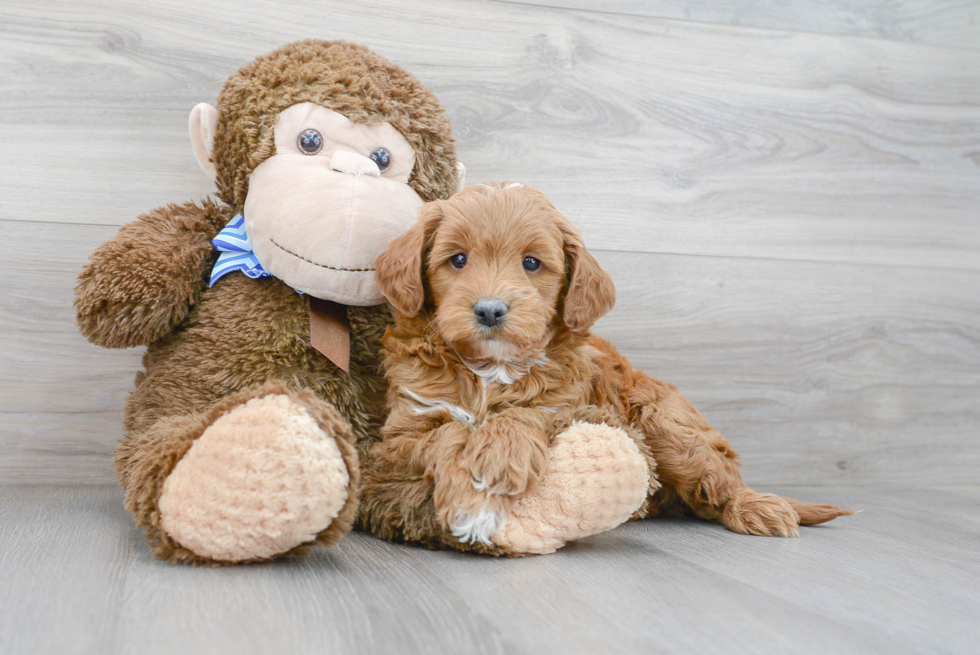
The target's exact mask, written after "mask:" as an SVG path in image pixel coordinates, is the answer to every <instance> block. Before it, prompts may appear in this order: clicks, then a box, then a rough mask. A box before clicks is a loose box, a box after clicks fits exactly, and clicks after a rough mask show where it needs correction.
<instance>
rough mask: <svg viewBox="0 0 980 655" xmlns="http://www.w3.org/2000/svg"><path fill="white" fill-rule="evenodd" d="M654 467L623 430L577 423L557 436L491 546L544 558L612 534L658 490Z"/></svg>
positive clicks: (633, 439) (600, 424)
mask: <svg viewBox="0 0 980 655" xmlns="http://www.w3.org/2000/svg"><path fill="white" fill-rule="evenodd" d="M654 468H655V466H654V464H653V460H652V459H651V458H650V457H649V452H647V450H646V448H645V447H643V445H642V443H640V444H638V443H637V440H636V439H635V438H634V435H631V434H630V433H628V432H627V431H626V430H624V429H623V428H620V427H613V426H612V425H610V424H608V423H607V422H605V421H601V420H597V421H596V422H590V423H585V422H580V421H575V422H573V423H572V424H571V425H569V426H567V427H565V428H564V429H562V430H561V431H560V432H559V433H558V434H557V435H556V436H555V438H554V441H553V443H552V446H551V449H550V452H549V460H548V468H547V470H546V471H545V474H544V476H543V477H542V479H541V481H540V482H539V483H538V485H537V487H536V488H534V489H532V490H531V491H529V492H528V493H526V494H524V495H522V496H519V497H516V498H515V499H514V501H513V502H512V503H511V504H510V506H509V507H508V510H507V517H506V520H505V521H503V523H502V525H501V527H500V529H499V530H498V531H497V532H496V533H495V534H494V536H493V542H494V543H495V544H497V545H498V546H500V547H501V548H504V549H505V550H507V551H508V554H546V553H553V552H554V551H555V550H557V549H559V548H561V547H562V546H564V545H565V544H566V543H568V542H570V541H574V540H576V539H583V538H585V537H589V536H592V535H594V534H599V533H601V532H605V531H607V530H611V529H612V528H615V527H616V526H618V525H620V524H622V523H624V522H626V521H627V520H629V519H630V518H631V517H632V516H634V515H635V514H636V512H637V511H638V510H639V509H640V508H641V506H642V505H643V504H644V501H645V500H646V498H647V496H648V495H649V494H650V493H651V492H652V491H653V490H655V489H658V488H659V484H657V480H656V477H655V475H654Z"/></svg>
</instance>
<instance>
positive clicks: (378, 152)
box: [371, 148, 391, 173]
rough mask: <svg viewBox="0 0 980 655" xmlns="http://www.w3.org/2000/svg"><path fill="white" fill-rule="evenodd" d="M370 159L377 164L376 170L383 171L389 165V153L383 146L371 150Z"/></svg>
mask: <svg viewBox="0 0 980 655" xmlns="http://www.w3.org/2000/svg"><path fill="white" fill-rule="evenodd" d="M371 161H373V162H374V163H375V164H377V165H378V170H380V171H381V172H382V173H384V172H385V171H386V170H388V167H389V166H391V153H390V152H388V151H387V150H386V149H384V148H375V149H374V150H373V151H371Z"/></svg>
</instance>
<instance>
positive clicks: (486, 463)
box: [460, 407, 554, 496]
mask: <svg viewBox="0 0 980 655" xmlns="http://www.w3.org/2000/svg"><path fill="white" fill-rule="evenodd" d="M553 422H554V420H553V417H552V416H551V415H549V414H548V413H546V412H544V411H542V410H540V409H531V408H525V407H514V408H511V409H507V410H504V411H503V412H501V413H500V414H497V415H496V416H494V417H493V418H491V419H490V420H488V421H487V422H486V423H485V424H484V425H483V426H481V427H480V428H478V429H477V430H476V431H474V432H473V434H472V435H470V437H469V438H468V439H467V441H466V446H465V447H464V449H463V457H462V460H461V464H460V465H461V467H462V468H463V469H465V470H467V471H469V472H470V475H471V476H472V478H473V479H472V484H473V486H474V487H475V488H476V489H477V490H478V491H485V492H487V493H490V494H494V495H506V496H514V495H518V494H522V493H524V492H526V491H531V490H533V489H534V487H535V486H536V485H537V482H538V480H539V479H540V478H541V476H542V475H543V474H544V471H545V469H546V468H547V465H548V447H549V445H550V443H551V435H552V433H553V425H552V424H553Z"/></svg>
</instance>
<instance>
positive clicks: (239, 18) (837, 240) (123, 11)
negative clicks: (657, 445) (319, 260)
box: [0, 0, 980, 269]
mask: <svg viewBox="0 0 980 655" xmlns="http://www.w3.org/2000/svg"><path fill="white" fill-rule="evenodd" d="M300 16H302V18H301V19H300V18H299V17H300ZM83 18H84V20H82V19H83ZM0 19H2V20H0V25H2V28H0V29H2V30H3V31H2V32H0V34H2V35H5V36H3V44H4V50H5V51H6V52H5V54H4V60H3V61H4V68H5V69H6V70H7V71H9V72H8V73H7V75H6V76H5V80H4V86H3V88H2V89H0V90H2V91H3V93H2V94H0V111H2V112H3V120H2V121H0V138H2V139H3V141H4V143H5V144H6V148H5V149H4V151H3V153H2V154H0V172H2V173H3V174H4V176H5V178H6V179H8V180H10V181H11V182H12V183H11V185H10V190H9V191H8V192H7V193H5V194H4V196H3V198H2V200H0V216H2V217H5V218H16V219H18V220H46V221H61V222H63V221H71V222H81V223H97V224H114V225H119V224H121V223H123V222H126V221H128V220H130V219H131V218H132V217H133V216H134V215H135V214H137V213H139V212H142V211H145V210H146V209H148V208H151V207H154V206H156V205H159V204H162V203H164V202H172V201H179V200H184V199H186V198H193V197H198V196H201V195H203V194H205V193H207V192H208V191H209V186H208V185H207V184H206V183H205V180H204V178H203V176H202V175H200V173H199V172H198V171H197V168H196V166H195V165H194V163H193V161H192V159H191V156H190V148H189V144H188V141H187V137H186V136H185V132H186V128H185V122H186V116H187V113H188V111H189V110H190V108H191V107H192V106H193V105H194V104H195V103H196V102H199V101H201V100H211V99H213V98H214V97H215V96H216V94H217V91H218V89H219V88H220V85H221V83H222V82H223V80H224V79H225V78H226V77H227V76H228V75H229V73H230V72H231V71H233V70H234V69H235V68H236V67H237V66H238V65H240V64H242V63H244V62H246V61H248V60H249V59H251V58H252V57H254V56H255V55H257V54H259V53H261V52H264V51H266V50H269V49H271V48H273V47H275V46H277V45H280V44H282V43H284V42H286V41H289V40H293V39H294V38H297V37H299V36H304V35H316V36H324V37H331V38H348V39H353V40H357V41H363V42H366V43H367V44H369V45H371V46H373V47H375V48H377V49H378V50H379V51H380V52H381V53H382V54H385V55H387V56H389V57H391V58H392V59H394V60H395V61H397V62H399V63H401V64H403V65H405V66H406V67H408V68H409V69H410V70H412V71H414V72H416V73H417V74H418V75H419V76H420V77H421V78H422V79H423V81H425V82H427V83H429V84H430V85H432V86H433V87H434V89H435V90H436V91H437V93H438V94H439V95H440V97H441V98H442V99H443V101H444V103H445V105H446V106H447V107H448V108H449V111H450V114H451V116H452V118H453V122H454V125H455V128H456V131H457V134H458V136H459V139H460V146H461V147H460V151H461V155H462V158H463V159H464V161H466V162H467V164H468V166H469V167H470V179H471V180H472V181H479V180H488V179H507V178H520V179H521V180H522V181H524V182H526V183H529V184H532V185H535V186H539V187H541V188H542V190H544V191H545V192H546V193H548V194H549V195H550V196H551V197H553V198H554V200H555V201H556V203H557V205H558V206H559V207H560V208H562V209H563V210H565V211H567V212H568V213H569V215H570V217H571V218H573V219H574V220H575V221H576V222H577V223H579V224H581V225H582V227H583V229H584V231H585V233H586V235H587V236H588V237H589V238H590V240H591V241H592V242H593V243H594V244H595V246H596V247H600V248H606V249H618V250H638V251H643V252H660V253H663V252H666V253H688V254H717V255H734V256H761V257H779V258H793V259H814V260H825V261H852V262H858V261H859V262H879V263H899V264H905V263H910V262H914V263H917V264H920V265H932V266H952V267H960V268H972V269H976V268H978V267H980V263H978V258H977V257H975V256H974V255H975V253H976V252H977V250H978V248H980V228H978V227H977V222H976V221H975V220H973V218H974V217H975V215H976V214H975V208H976V207H977V205H978V204H980V72H978V71H980V52H977V51H972V50H964V49H948V48H936V47H930V46H921V45H917V44H910V43H898V42H889V41H875V40H867V39H854V38H849V37H840V36H832V35H821V34H810V33H800V32H782V31H773V30H758V29H751V28H745V27H731V26H723V25H713V24H706V23H691V22H684V21H672V20H664V19H655V18H645V17H636V16H624V15H616V14H601V13H600V14H595V13H588V12H585V13H583V12H575V11H569V10H559V9H549V8H539V7H531V6H523V5H512V4H505V3H504V4H502V3H493V2H487V1H486V0H463V1H455V0H454V1H451V2H450V1H449V0H434V1H433V2H429V3H426V4H425V5H424V6H421V5H411V6H409V5H406V4H404V3H401V2H396V1H394V0H373V1H372V2H367V3H357V4H355V5H350V4H331V5H325V4H323V3H299V4H297V5H295V6H291V8H290V10H289V11H283V10H282V8H281V7H280V6H279V5H278V4H272V3H268V2H263V1H261V0H255V1H253V2H249V3H247V4H245V5H242V4H241V3H230V0H225V1H223V2H213V3H207V4H205V5H201V4H200V3H192V2H189V1H185V0H169V1H167V2H157V3H151V4H149V5H144V4H140V5H139V6H137V5H128V4H125V3H115V2H108V1H105V0H104V1H103V2H90V1H86V2H72V3H70V4H61V3H57V2H53V3H45V4H43V5H36V4H34V3H29V4H28V3H16V2H14V3H6V4H5V5H4V7H3V8H2V9H0ZM256 21H261V24H262V30H251V29H250V27H251V26H252V25H254V24H255V22H256ZM298 22H300V24H301V25H302V26H303V29H298V28H297V23H298ZM216 24H220V25H221V29H217V30H216V29H215V28H214V25H216ZM316 24H324V25H327V24H329V26H330V27H329V29H325V28H316V29H314V30H312V31H310V29H309V27H307V26H309V25H316ZM42 125H43V126H44V140H45V141H46V142H52V143H57V144H59V145H58V147H57V148H39V147H38V140H39V138H40V137H39V135H38V133H37V130H38V126H42ZM52 180H57V181H58V190H59V192H58V194H57V198H51V199H49V200H50V201H49V202H45V203H38V202H37V200H38V198H40V197H49V196H50V195H51V194H50V192H49V189H50V188H51V187H50V184H51V181H52ZM610 226H613V227H614V229H609V228H610Z"/></svg>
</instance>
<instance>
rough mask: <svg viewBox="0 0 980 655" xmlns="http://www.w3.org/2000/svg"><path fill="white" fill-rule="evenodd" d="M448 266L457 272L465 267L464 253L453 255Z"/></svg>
mask: <svg viewBox="0 0 980 655" xmlns="http://www.w3.org/2000/svg"><path fill="white" fill-rule="evenodd" d="M449 264H450V265H451V266H452V267H453V268H455V269H456V270H457V271H458V270H459V269H461V268H463V267H464V266H466V253H465V252H461V253H459V254H458V255H453V256H452V257H450V258H449Z"/></svg>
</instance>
